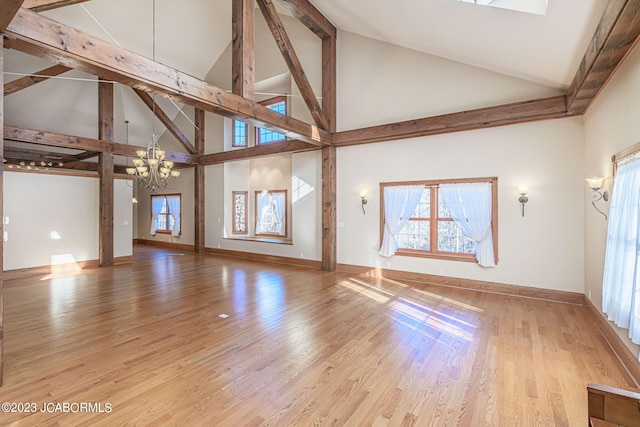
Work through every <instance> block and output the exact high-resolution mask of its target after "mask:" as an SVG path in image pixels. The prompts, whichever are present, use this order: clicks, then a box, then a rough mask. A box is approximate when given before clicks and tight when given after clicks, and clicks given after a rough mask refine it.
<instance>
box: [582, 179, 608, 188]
mask: <svg viewBox="0 0 640 427" xmlns="http://www.w3.org/2000/svg"><path fill="white" fill-rule="evenodd" d="M586 181H587V183H588V184H589V188H591V189H592V190H599V189H600V188H602V183H603V182H604V177H603V176H594V177H593V178H587V179H586Z"/></svg>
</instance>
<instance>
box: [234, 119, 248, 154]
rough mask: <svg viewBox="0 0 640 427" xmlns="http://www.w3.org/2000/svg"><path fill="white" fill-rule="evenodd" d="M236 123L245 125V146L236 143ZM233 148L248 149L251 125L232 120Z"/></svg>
mask: <svg viewBox="0 0 640 427" xmlns="http://www.w3.org/2000/svg"><path fill="white" fill-rule="evenodd" d="M236 123H242V124H243V125H244V144H237V143H236V136H237V135H236ZM231 146H232V147H242V148H246V147H248V146H249V125H248V124H247V123H245V122H243V121H241V120H236V119H231Z"/></svg>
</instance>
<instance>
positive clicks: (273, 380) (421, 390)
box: [0, 252, 632, 426]
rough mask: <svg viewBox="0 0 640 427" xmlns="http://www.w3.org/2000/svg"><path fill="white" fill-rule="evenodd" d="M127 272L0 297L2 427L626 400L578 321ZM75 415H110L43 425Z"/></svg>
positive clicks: (223, 271) (182, 265)
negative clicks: (95, 405) (0, 312)
mask: <svg viewBox="0 0 640 427" xmlns="http://www.w3.org/2000/svg"><path fill="white" fill-rule="evenodd" d="M140 258H142V259H141V260H138V261H136V262H135V263H133V264H129V265H121V266H116V267H113V268H103V269H94V270H85V271H83V272H82V273H81V274H67V275H64V274H60V275H51V276H48V277H47V276H37V277H32V278H25V279H15V280H10V281H6V282H5V385H4V387H3V388H2V389H0V395H1V396H2V398H0V401H2V402H16V403H18V402H19V403H28V402H33V403H35V404H36V405H37V410H38V412H36V413H34V414H29V413H0V425H20V426H34V425H60V426H69V425H73V426H75V425H87V426H96V425H105V426H119V425H175V426H194V425H204V426H259V425H261V426H289V425H300V426H308V425H332V426H370V425H371V426H409V425H415V426H482V425H487V426H536V425H539V426H553V425H566V426H581V425H587V418H586V415H587V394H586V384H587V383H589V382H594V383H601V384H606V385H610V386H614V387H622V388H630V387H631V386H632V383H631V380H630V379H629V378H628V377H627V375H626V374H625V372H624V371H623V370H622V369H621V367H620V366H619V365H618V363H617V362H616V360H615V358H614V356H613V354H612V353H611V351H610V350H609V349H608V347H607V346H606V344H605V343H604V340H603V338H602V336H601V335H600V334H599V333H598V332H597V331H596V329H595V326H594V325H593V324H592V323H591V321H590V320H589V318H588V316H587V311H586V309H585V308H583V307H580V306H576V305H570V304H560V303H551V302H545V301H540V300H534V299H522V298H515V297H509V296H504V295H496V294H489V293H480V292H475V291H469V290H462V289H455V288H447V287H442V286H434V285H423V284H420V283H411V282H398V281H392V280H384V279H371V278H362V277H357V276H352V275H348V274H345V273H324V272H321V271H317V270H312V269H305V268H297V267H291V266H287V265H278V264H264V263H256V262H248V261H243V260H240V259H232V258H220V257H215V256H211V255H196V254H191V253H185V254H182V255H181V254H178V253H169V252H167V253H164V255H162V256H161V255H157V256H153V255H149V252H147V256H142V257H140ZM220 314H227V315H228V316H229V317H227V318H222V317H219V315H220ZM81 402H100V403H101V405H102V406H101V407H102V409H103V410H106V409H107V408H108V407H110V408H111V411H110V412H108V413H106V412H105V413H87V412H76V413H63V412H54V413H50V412H40V410H41V408H42V406H43V405H45V404H47V403H60V404H63V403H67V404H71V403H78V404H79V403H81ZM107 404H108V405H107ZM51 408H52V407H51V406H49V409H51ZM53 408H55V407H53ZM74 408H75V409H76V410H77V409H78V406H70V407H69V409H71V410H73V409H74Z"/></svg>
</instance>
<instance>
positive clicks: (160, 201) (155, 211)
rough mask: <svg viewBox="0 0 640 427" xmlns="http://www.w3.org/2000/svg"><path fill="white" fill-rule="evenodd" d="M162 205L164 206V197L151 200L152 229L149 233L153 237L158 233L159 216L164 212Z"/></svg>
mask: <svg viewBox="0 0 640 427" xmlns="http://www.w3.org/2000/svg"><path fill="white" fill-rule="evenodd" d="M162 205H164V197H152V198H151V227H150V229H149V233H150V234H151V235H152V236H155V235H156V231H158V215H160V212H161V211H162Z"/></svg>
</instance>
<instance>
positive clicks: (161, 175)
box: [125, 0, 180, 194]
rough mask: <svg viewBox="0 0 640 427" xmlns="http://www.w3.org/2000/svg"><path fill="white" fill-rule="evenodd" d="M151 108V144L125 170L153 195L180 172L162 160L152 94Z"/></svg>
mask: <svg viewBox="0 0 640 427" xmlns="http://www.w3.org/2000/svg"><path fill="white" fill-rule="evenodd" d="M152 18H153V19H152V42H153V43H152V48H153V51H152V59H153V61H154V62H155V60H156V0H153V3H152ZM152 99H153V107H152V112H151V127H152V132H151V142H149V145H147V149H146V150H137V151H136V155H137V156H138V158H137V159H133V160H132V163H133V165H134V166H135V167H133V168H131V167H129V168H127V169H126V170H127V174H129V175H131V176H134V177H136V178H137V180H138V184H140V186H142V187H143V188H146V189H147V190H149V192H150V193H151V194H154V193H155V192H156V191H158V190H163V189H165V188H167V184H168V183H169V180H171V179H172V178H177V177H179V176H180V171H177V170H173V169H172V168H173V162H171V161H169V160H165V159H164V150H162V149H160V145H159V144H158V137H157V136H156V133H155V116H156V102H155V94H153V98H152ZM125 123H126V124H127V143H128V142H129V141H128V140H129V122H128V121H125Z"/></svg>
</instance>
